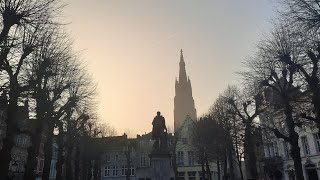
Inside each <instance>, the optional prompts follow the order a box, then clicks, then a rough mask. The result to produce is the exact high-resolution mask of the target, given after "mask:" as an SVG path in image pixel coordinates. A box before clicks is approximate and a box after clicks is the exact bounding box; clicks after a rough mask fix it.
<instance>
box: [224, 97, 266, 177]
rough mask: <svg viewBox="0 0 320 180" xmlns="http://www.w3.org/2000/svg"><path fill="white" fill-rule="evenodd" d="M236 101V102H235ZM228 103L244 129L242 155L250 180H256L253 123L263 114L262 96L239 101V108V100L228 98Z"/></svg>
mask: <svg viewBox="0 0 320 180" xmlns="http://www.w3.org/2000/svg"><path fill="white" fill-rule="evenodd" d="M237 101H238V102H237ZM228 102H229V103H230V105H231V106H232V107H233V108H234V110H235V112H236V114H237V116H239V117H240V118H241V121H242V123H243V125H244V127H245V129H244V153H245V161H246V163H245V164H246V167H247V168H246V169H248V170H249V172H250V175H249V177H251V179H258V178H259V175H258V171H257V157H256V143H255V138H254V134H253V133H254V128H255V126H254V123H255V119H256V118H257V117H258V115H259V114H260V113H262V112H263V109H262V95H261V94H260V93H258V94H256V95H255V96H254V97H253V98H252V99H247V100H246V101H242V102H241V100H240V102H241V103H242V106H239V100H238V99H234V97H231V98H230V97H229V99H228Z"/></svg>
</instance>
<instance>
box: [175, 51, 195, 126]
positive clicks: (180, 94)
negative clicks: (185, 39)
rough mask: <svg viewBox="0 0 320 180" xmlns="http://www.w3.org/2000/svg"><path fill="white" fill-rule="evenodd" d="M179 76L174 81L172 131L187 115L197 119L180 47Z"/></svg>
mask: <svg viewBox="0 0 320 180" xmlns="http://www.w3.org/2000/svg"><path fill="white" fill-rule="evenodd" d="M180 53H181V54H180V62H179V67H180V69H179V77H178V81H177V79H176V83H175V92H176V94H175V97H174V131H175V132H176V131H177V130H178V129H179V128H180V126H181V125H182V123H183V122H184V120H185V119H186V117H187V116H189V117H190V118H191V119H193V120H196V119H197V110H196V109H195V105H194V100H193V97H192V88H191V81H190V78H189V77H188V76H187V73H186V68H185V62H184V58H183V52H182V49H181V51H180Z"/></svg>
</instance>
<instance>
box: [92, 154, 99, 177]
mask: <svg viewBox="0 0 320 180" xmlns="http://www.w3.org/2000/svg"><path fill="white" fill-rule="evenodd" d="M99 164H100V163H99V158H95V160H94V166H93V180H98V175H99V168H100V167H99Z"/></svg>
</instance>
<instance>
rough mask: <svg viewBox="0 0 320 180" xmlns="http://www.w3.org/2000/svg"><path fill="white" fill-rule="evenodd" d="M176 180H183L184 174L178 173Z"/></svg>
mask: <svg viewBox="0 0 320 180" xmlns="http://www.w3.org/2000/svg"><path fill="white" fill-rule="evenodd" d="M178 180H184V172H178Z"/></svg>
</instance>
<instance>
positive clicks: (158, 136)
mask: <svg viewBox="0 0 320 180" xmlns="http://www.w3.org/2000/svg"><path fill="white" fill-rule="evenodd" d="M152 125H153V128H152V140H155V142H154V144H153V149H154V150H155V151H163V152H165V151H167V149H168V142H167V141H168V133H167V127H166V122H165V119H164V117H163V116H161V113H160V112H159V111H158V112H157V116H156V117H154V118H153V121H152Z"/></svg>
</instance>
